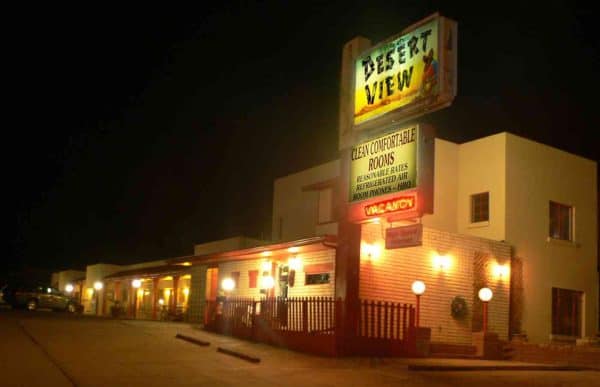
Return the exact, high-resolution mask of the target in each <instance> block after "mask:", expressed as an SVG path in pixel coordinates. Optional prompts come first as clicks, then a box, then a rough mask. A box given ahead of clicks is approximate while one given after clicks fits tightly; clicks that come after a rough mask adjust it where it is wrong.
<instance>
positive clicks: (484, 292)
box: [479, 288, 493, 302]
mask: <svg viewBox="0 0 600 387" xmlns="http://www.w3.org/2000/svg"><path fill="white" fill-rule="evenodd" d="M492 294H493V293H492V289H490V288H481V289H479V299H480V300H481V301H483V302H488V301H489V300H491V299H492Z"/></svg>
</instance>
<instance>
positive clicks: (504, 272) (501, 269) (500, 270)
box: [492, 263, 510, 279]
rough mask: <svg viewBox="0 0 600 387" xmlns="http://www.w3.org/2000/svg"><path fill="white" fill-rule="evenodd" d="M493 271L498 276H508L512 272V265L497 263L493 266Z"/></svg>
mask: <svg viewBox="0 0 600 387" xmlns="http://www.w3.org/2000/svg"><path fill="white" fill-rule="evenodd" d="M492 271H493V273H494V276H495V277H496V278H499V279H500V278H508V275H509V274H510V267H509V266H508V265H500V264H498V263H496V264H495V265H494V266H493V268H492Z"/></svg>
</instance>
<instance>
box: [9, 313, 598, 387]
mask: <svg viewBox="0 0 600 387" xmlns="http://www.w3.org/2000/svg"><path fill="white" fill-rule="evenodd" d="M0 335H1V336H2V337H1V340H0V354H1V355H0V372H1V377H2V379H1V380H2V382H1V383H0V385H2V386H192V385H193V386H307V385H310V386H399V385H401V386H454V385H456V386H482V385H485V386H486V387H490V386H504V385H507V384H514V385H524V386H528V385H531V386H546V385H548V386H561V385H564V386H586V387H588V386H600V372H595V371H518V370H517V371H460V372H459V371H456V372H454V371H453V372H422V371H421V372H417V371H410V370H409V369H408V366H409V364H410V363H411V359H382V358H342V359H332V358H323V357H316V356H309V355H305V354H301V353H297V352H292V351H288V350H285V349H280V348H273V347H270V346H267V345H263V344H256V343H251V342H246V341H242V340H237V339H234V338H230V337H226V336H221V335H215V334H211V333H207V332H204V331H201V330H199V329H197V328H196V327H193V326H191V325H189V324H185V323H167V322H150V321H131V320H112V319H103V318H95V317H88V316H77V315H70V314H66V313H54V312H48V311H36V312H27V311H13V310H10V309H4V308H3V309H0ZM176 335H180V336H184V337H189V338H193V339H194V340H195V341H198V342H201V343H208V345H198V344H197V343H193V342H190V341H187V340H182V339H178V338H176ZM194 340H192V341H194ZM218 348H222V349H224V350H226V351H219V350H218ZM227 352H234V353H241V354H245V355H247V356H248V357H249V358H251V359H259V361H258V362H256V361H254V362H253V361H249V360H250V359H244V358H240V357H236V356H231V355H230V354H228V353H227ZM412 362H413V363H414V360H413V361H412Z"/></svg>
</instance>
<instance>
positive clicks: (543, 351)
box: [510, 341, 600, 369]
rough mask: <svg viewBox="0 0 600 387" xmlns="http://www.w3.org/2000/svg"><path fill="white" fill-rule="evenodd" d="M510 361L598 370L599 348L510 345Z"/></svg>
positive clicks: (527, 344) (517, 343) (599, 364)
mask: <svg viewBox="0 0 600 387" xmlns="http://www.w3.org/2000/svg"><path fill="white" fill-rule="evenodd" d="M510 348H511V349H512V351H511V360H516V361H523V362H528V363H544V364H562V365H571V366H579V367H593V368H598V369H600V347H591V346H581V347H578V346H573V345H556V344H530V343H521V342H514V341H513V342H511V343H510Z"/></svg>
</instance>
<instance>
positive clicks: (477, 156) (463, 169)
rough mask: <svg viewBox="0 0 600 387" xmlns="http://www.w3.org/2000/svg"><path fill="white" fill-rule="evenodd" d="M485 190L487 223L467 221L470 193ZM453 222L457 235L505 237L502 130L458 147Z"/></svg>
mask: <svg viewBox="0 0 600 387" xmlns="http://www.w3.org/2000/svg"><path fill="white" fill-rule="evenodd" d="M482 192H489V222H482V223H478V224H472V223H471V195H473V194H477V193H482ZM457 199H458V202H457V213H456V215H457V224H458V232H459V233H461V234H469V235H475V236H479V237H482V238H489V239H494V240H498V241H501V240H506V232H505V230H506V223H505V222H506V221H505V213H504V209H505V206H506V133H499V134H496V135H493V136H489V137H484V138H481V139H478V140H475V141H470V142H467V143H464V144H461V145H460V146H459V148H458V197H457Z"/></svg>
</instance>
